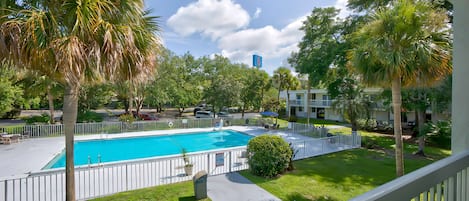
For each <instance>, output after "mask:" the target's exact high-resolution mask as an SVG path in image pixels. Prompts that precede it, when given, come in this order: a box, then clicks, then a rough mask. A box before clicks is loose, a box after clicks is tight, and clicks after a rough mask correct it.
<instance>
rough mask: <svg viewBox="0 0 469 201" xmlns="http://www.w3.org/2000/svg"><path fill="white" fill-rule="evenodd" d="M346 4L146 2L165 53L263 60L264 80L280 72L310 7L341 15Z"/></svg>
mask: <svg viewBox="0 0 469 201" xmlns="http://www.w3.org/2000/svg"><path fill="white" fill-rule="evenodd" d="M346 2H347V0H290V1H284V0H276V1H272V0H192V1H191V0H146V1H145V4H146V7H147V8H149V9H152V11H153V12H152V15H156V16H160V17H161V18H160V25H161V27H162V29H163V32H162V33H161V37H162V39H163V43H164V45H165V47H166V48H168V49H170V50H171V51H173V52H175V53H176V54H179V55H182V54H184V53H186V52H190V53H191V54H192V55H194V56H196V57H201V56H210V55H214V54H221V55H223V56H225V57H228V58H229V59H230V60H231V61H232V62H236V63H245V64H248V65H250V66H251V65H252V54H258V55H261V56H262V57H263V67H262V69H264V70H265V71H267V72H268V73H269V74H272V72H273V71H274V70H275V69H277V68H278V67H280V66H286V65H288V64H287V63H286V59H287V58H288V56H289V55H290V53H291V52H292V51H296V50H297V44H298V42H299V41H300V40H301V38H302V37H303V33H302V32H301V31H300V30H298V29H299V28H300V27H301V25H302V21H303V20H304V19H305V17H306V16H307V15H309V14H310V13H311V11H312V10H313V9H314V7H328V6H335V7H337V8H339V9H341V10H342V11H343V12H342V13H341V15H346V13H347V12H346V11H345V4H346Z"/></svg>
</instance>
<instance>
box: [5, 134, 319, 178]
mask: <svg viewBox="0 0 469 201" xmlns="http://www.w3.org/2000/svg"><path fill="white" fill-rule="evenodd" d="M223 129H227V130H234V131H239V132H243V133H246V134H249V135H253V136H258V135H261V134H273V135H279V136H282V137H283V138H284V139H285V140H286V141H288V142H292V141H298V140H310V139H313V138H310V137H306V136H301V135H296V134H292V133H288V132H286V131H282V130H266V129H264V128H262V127H252V126H230V127H223ZM211 130H213V128H192V129H173V130H157V131H142V132H130V133H121V134H96V135H86V136H75V140H76V141H81V140H93V139H103V138H107V139H111V138H118V137H119V138H121V137H138V136H149V135H167V134H178V133H191V132H201V131H202V132H203V131H211ZM64 147H65V137H63V136H61V137H44V138H32V139H27V140H24V141H21V142H19V143H14V144H11V145H0V161H2V162H1V163H0V180H2V179H11V178H19V177H24V176H27V175H29V174H30V173H31V172H39V171H41V170H42V168H43V167H45V166H46V165H47V164H48V163H49V162H50V161H51V160H52V159H54V158H55V157H56V156H57V155H58V154H60V153H61V152H62V151H63V149H64Z"/></svg>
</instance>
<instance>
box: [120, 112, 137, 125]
mask: <svg viewBox="0 0 469 201" xmlns="http://www.w3.org/2000/svg"><path fill="white" fill-rule="evenodd" d="M119 121H121V122H126V123H128V124H132V123H133V122H134V121H135V118H134V115H131V114H123V115H121V116H119Z"/></svg>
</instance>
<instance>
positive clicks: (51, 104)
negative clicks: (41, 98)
mask: <svg viewBox="0 0 469 201" xmlns="http://www.w3.org/2000/svg"><path fill="white" fill-rule="evenodd" d="M50 87H51V86H50V85H49V86H47V99H48V101H49V113H50V123H51V124H54V123H55V119H54V96H52V93H51V92H50Z"/></svg>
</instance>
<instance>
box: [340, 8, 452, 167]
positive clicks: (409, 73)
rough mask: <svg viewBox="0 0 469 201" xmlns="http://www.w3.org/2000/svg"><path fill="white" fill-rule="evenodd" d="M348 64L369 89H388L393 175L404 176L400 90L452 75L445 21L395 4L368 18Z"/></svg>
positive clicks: (430, 10) (434, 12) (428, 12)
mask: <svg viewBox="0 0 469 201" xmlns="http://www.w3.org/2000/svg"><path fill="white" fill-rule="evenodd" d="M354 42H355V46H354V48H353V49H352V50H350V52H349V59H350V65H351V66H352V67H354V68H355V69H356V70H357V71H358V72H359V73H360V74H361V75H362V80H363V81H364V82H365V83H367V84H374V85H376V84H378V85H383V86H389V85H391V88H392V104H393V114H394V136H395V140H396V175H397V176H402V175H403V174H404V160H403V147H402V127H401V103H402V98H401V86H402V85H404V86H408V85H415V84H417V83H430V82H431V81H435V80H439V79H443V78H444V77H445V75H446V74H448V73H450V72H451V65H450V63H449V62H450V59H451V58H450V39H449V34H448V26H447V17H446V14H445V13H444V12H442V11H439V10H435V9H434V8H433V7H432V6H431V5H429V4H428V3H425V2H422V1H412V0H398V1H395V2H393V3H392V4H391V6H389V7H386V8H384V9H380V10H378V11H376V12H374V13H372V14H371V21H370V22H368V23H367V24H366V25H365V26H363V27H362V28H360V29H359V30H358V31H357V32H356V33H355V34H354Z"/></svg>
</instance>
